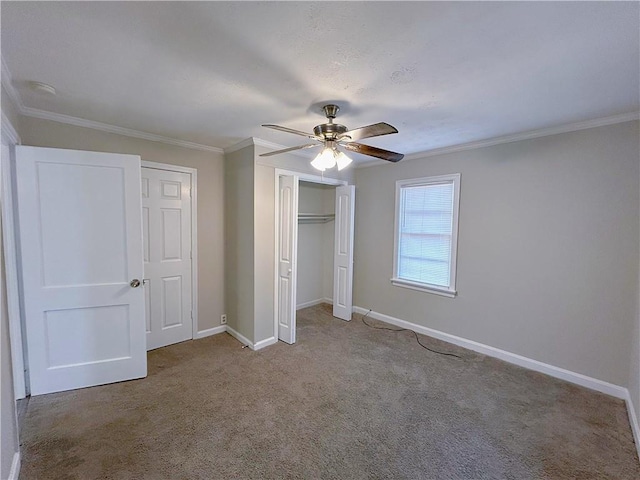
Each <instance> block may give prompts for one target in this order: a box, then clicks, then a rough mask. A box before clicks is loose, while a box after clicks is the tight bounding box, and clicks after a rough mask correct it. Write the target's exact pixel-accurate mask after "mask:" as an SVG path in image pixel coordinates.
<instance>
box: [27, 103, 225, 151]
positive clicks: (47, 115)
mask: <svg viewBox="0 0 640 480" xmlns="http://www.w3.org/2000/svg"><path fill="white" fill-rule="evenodd" d="M20 113H22V115H24V116H26V117H33V118H41V119H43V120H50V121H52V122H58V123H64V124H67V125H74V126H76V127H84V128H90V129H92V130H100V131H102V132H107V133H115V134H117V135H124V136H125V137H133V138H142V139H143V140H149V141H152V142H160V143H166V144H168V145H175V146H177V147H183V148H190V149H192V150H204V151H207V152H214V153H224V150H223V149H222V148H219V147H212V146H211V145H203V144H201V143H195V142H187V141H186V140H178V139H176V138H171V137H165V136H163V135H156V134H155V133H148V132H141V131H139V130H133V129H131V128H124V127H118V126H117V125H110V124H108V123H102V122H96V121H93V120H85V119H84V118H79V117H72V116H71V115H63V114H61V113H53V112H48V111H46V110H40V109H37V108H31V107H23V108H22V109H21V111H20Z"/></svg>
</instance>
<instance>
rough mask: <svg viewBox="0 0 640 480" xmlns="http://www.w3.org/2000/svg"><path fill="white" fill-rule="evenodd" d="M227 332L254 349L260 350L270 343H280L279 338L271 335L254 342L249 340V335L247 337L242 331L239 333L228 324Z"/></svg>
mask: <svg viewBox="0 0 640 480" xmlns="http://www.w3.org/2000/svg"><path fill="white" fill-rule="evenodd" d="M227 333H228V334H229V335H231V336H232V337H234V338H235V339H236V340H238V341H239V342H240V343H242V344H244V345H246V346H247V347H249V348H250V349H251V350H253V351H256V350H260V349H263V348H264V347H268V346H269V345H274V344H276V343H278V339H277V338H276V337H269V338H266V339H264V340H260V341H259V342H256V343H253V342H251V341H249V339H248V338H247V337H245V336H244V335H242V334H241V333H238V332H237V331H235V330H234V329H233V328H231V327H229V326H228V325H227Z"/></svg>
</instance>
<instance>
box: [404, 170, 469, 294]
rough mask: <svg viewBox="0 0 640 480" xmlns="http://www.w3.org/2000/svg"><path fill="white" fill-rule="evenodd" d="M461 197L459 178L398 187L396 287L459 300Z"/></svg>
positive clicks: (418, 180)
mask: <svg viewBox="0 0 640 480" xmlns="http://www.w3.org/2000/svg"><path fill="white" fill-rule="evenodd" d="M459 197H460V174H459V173H457V174H454V175H442V176H439V177H427V178H416V179H411V180H399V181H397V182H396V224H395V252H394V261H393V278H392V279H391V282H392V283H393V284H394V285H396V286H399V287H407V288H412V289H415V290H422V291H427V292H431V293H437V294H441V295H445V296H449V297H453V296H455V295H456V247H457V244H458V199H459Z"/></svg>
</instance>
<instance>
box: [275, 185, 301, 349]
mask: <svg viewBox="0 0 640 480" xmlns="http://www.w3.org/2000/svg"><path fill="white" fill-rule="evenodd" d="M279 195H280V201H279V202H278V203H279V205H280V211H279V212H278V339H280V340H282V341H283V342H286V343H295V341H296V294H295V288H296V267H295V259H296V249H297V243H298V179H297V178H296V177H293V176H281V177H280V188H279Z"/></svg>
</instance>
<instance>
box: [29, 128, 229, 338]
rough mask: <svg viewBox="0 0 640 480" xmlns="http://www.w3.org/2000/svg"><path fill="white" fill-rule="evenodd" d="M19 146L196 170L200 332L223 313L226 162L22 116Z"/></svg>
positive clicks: (216, 155) (199, 153) (210, 154)
mask: <svg viewBox="0 0 640 480" xmlns="http://www.w3.org/2000/svg"><path fill="white" fill-rule="evenodd" d="M20 133H21V137H22V143H23V145H33V146H37V147H53V148H68V149H74V150H92V151H98V152H113V153H130V154H136V155H140V156H141V157H142V160H148V161H151V162H159V163H170V164H173V165H181V166H184V167H191V168H197V169H198V330H205V329H207V328H212V327H216V326H218V325H220V315H221V314H222V313H224V311H225V308H224V231H223V225H224V173H223V170H224V157H223V155H222V154H219V153H213V152H205V151H200V150H192V149H187V148H182V147H176V146H173V145H167V144H163V143H157V142H150V141H148V140H141V139H138V138H131V137H125V136H122V135H115V134H112V133H106V132H101V131H97V130H91V129H88V128H81V127H75V126H72V125H64V124H62V123H57V122H51V121H48V120H40V119H35V118H29V117H23V118H22V119H21V131H20Z"/></svg>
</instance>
